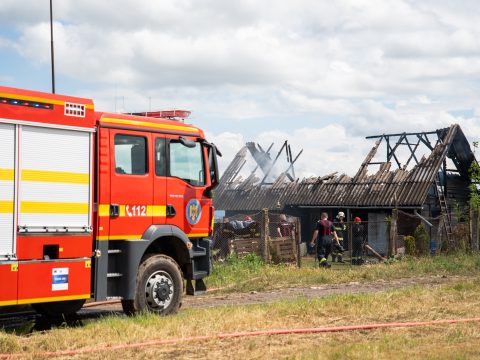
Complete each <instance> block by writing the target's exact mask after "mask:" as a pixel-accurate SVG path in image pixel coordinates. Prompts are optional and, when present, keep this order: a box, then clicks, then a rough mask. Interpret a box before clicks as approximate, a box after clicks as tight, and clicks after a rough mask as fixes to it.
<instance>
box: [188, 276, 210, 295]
mask: <svg viewBox="0 0 480 360" xmlns="http://www.w3.org/2000/svg"><path fill="white" fill-rule="evenodd" d="M206 291H207V286H206V285H205V282H204V281H203V279H198V280H195V287H193V283H192V280H188V279H187V289H186V293H187V295H192V296H195V295H200V294H203V293H205V292H206Z"/></svg>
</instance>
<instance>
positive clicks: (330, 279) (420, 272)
mask: <svg viewBox="0 0 480 360" xmlns="http://www.w3.org/2000/svg"><path fill="white" fill-rule="evenodd" d="M333 265H334V266H333V267H332V269H329V270H324V269H318V268H316V267H315V264H314V262H313V259H308V260H304V261H303V262H302V268H300V269H299V268H296V267H295V266H286V265H268V266H265V265H264V264H263V263H262V261H261V259H260V258H258V257H255V256H251V257H249V258H246V259H243V260H240V259H236V258H232V259H230V260H229V261H226V262H224V263H218V264H216V266H215V267H214V273H213V275H212V276H210V277H208V278H207V280H206V282H207V286H208V287H209V288H215V289H219V291H221V292H245V291H260V290H269V289H276V288H282V287H289V286H293V287H298V286H310V285H316V284H340V283H347V282H352V281H360V282H368V281H374V280H378V279H398V278H404V277H418V276H425V275H470V274H472V273H479V272H480V256H475V255H462V254H458V255H450V256H443V255H439V256H435V257H424V258H412V257H405V258H403V259H401V260H400V261H398V260H394V261H391V262H387V263H382V264H375V265H366V266H351V265H348V264H333Z"/></svg>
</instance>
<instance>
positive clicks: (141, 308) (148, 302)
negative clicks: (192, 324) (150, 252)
mask: <svg viewBox="0 0 480 360" xmlns="http://www.w3.org/2000/svg"><path fill="white" fill-rule="evenodd" d="M182 295H183V279H182V273H181V270H180V268H179V267H178V265H177V263H176V262H175V261H174V260H173V259H172V258H170V257H168V256H165V255H154V256H151V257H149V258H147V259H146V260H144V261H143V262H142V263H141V264H140V266H139V268H138V273H137V282H136V289H135V299H134V300H122V307H123V311H124V312H125V313H126V314H129V315H132V314H135V313H139V312H153V313H157V314H161V315H169V314H173V313H175V312H177V310H178V308H179V306H180V303H181V301H182Z"/></svg>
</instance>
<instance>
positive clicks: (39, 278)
mask: <svg viewBox="0 0 480 360" xmlns="http://www.w3.org/2000/svg"><path fill="white" fill-rule="evenodd" d="M172 114H173V115H172ZM146 115H149V114H148V113H147V114H146ZM156 115H160V116H162V114H161V113H160V114H156ZM170 115H172V116H176V115H175V113H171V114H170ZM177 115H178V114H177ZM167 116H168V114H167ZM0 139H1V141H0V306H8V305H22V304H31V305H32V306H33V307H34V309H35V310H37V311H38V312H39V313H42V314H45V315H49V316H55V315H59V314H69V313H74V312H76V311H77V310H79V309H80V308H81V307H82V306H83V304H84V302H85V301H86V300H87V299H94V300H95V301H101V300H108V299H118V300H121V302H122V306H123V309H124V311H125V312H127V313H129V314H132V313H136V312H139V311H145V310H146V311H151V312H157V313H161V314H169V313H173V312H175V311H176V310H177V309H178V307H179V305H180V303H181V299H182V295H183V290H184V279H185V280H186V293H187V294H188V295H194V294H195V293H196V292H200V291H204V290H206V288H205V283H204V282H203V279H204V278H205V277H206V276H208V275H209V274H210V272H211V269H212V263H211V240H210V239H209V237H210V236H211V235H212V231H213V207H212V190H213V189H214V188H215V186H216V185H217V184H218V168H217V160H216V159H217V154H218V155H220V154H219V153H218V150H217V149H216V147H215V146H214V145H213V144H211V143H209V142H207V140H206V139H205V136H204V133H203V131H202V130H201V129H199V128H197V127H195V126H192V125H188V124H185V123H183V122H180V121H175V120H172V119H166V118H155V117H150V116H139V115H125V114H117V113H105V112H95V111H94V104H93V101H92V100H89V99H83V98H77V97H71V96H63V95H55V94H48V93H41V92H35V91H27V90H20V89H15V88H8V87H0Z"/></svg>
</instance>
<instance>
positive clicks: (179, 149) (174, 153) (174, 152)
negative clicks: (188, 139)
mask: <svg viewBox="0 0 480 360" xmlns="http://www.w3.org/2000/svg"><path fill="white" fill-rule="evenodd" d="M194 144H195V145H194V146H193V147H192V146H191V144H189V146H188V147H187V146H185V145H184V144H182V143H181V142H179V141H171V142H170V149H169V151H170V154H169V155H170V176H175V177H178V178H180V179H182V180H184V181H186V182H187V183H189V184H191V185H193V186H204V185H205V170H204V169H205V166H204V161H203V154H202V146H201V144H200V143H198V142H196V143H194Z"/></svg>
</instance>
